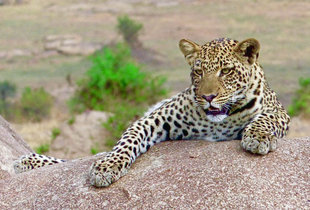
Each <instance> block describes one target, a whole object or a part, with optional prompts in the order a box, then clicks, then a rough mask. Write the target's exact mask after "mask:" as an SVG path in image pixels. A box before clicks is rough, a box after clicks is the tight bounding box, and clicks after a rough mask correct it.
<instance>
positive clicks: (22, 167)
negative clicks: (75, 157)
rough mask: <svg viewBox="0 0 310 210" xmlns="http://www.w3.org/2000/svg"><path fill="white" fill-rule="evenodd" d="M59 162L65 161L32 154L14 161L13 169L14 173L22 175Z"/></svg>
mask: <svg viewBox="0 0 310 210" xmlns="http://www.w3.org/2000/svg"><path fill="white" fill-rule="evenodd" d="M61 162H65V160H61V159H57V158H53V157H48V156H45V155H40V154H35V153H33V154H29V155H24V156H21V157H20V158H19V159H17V160H15V161H14V163H13V167H14V170H15V173H23V172H26V171H30V170H32V169H35V168H40V167H43V166H46V165H54V164H56V163H61Z"/></svg>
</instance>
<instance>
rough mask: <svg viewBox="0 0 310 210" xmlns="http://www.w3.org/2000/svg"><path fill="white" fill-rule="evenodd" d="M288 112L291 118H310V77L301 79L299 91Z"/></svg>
mask: <svg viewBox="0 0 310 210" xmlns="http://www.w3.org/2000/svg"><path fill="white" fill-rule="evenodd" d="M288 112H289V115H291V116H296V115H301V116H303V117H307V118H309V117H310V77H309V78H300V79H299V89H298V90H297V91H296V94H295V97H294V98H293V102H292V104H291V105H290V106H289V107H288Z"/></svg>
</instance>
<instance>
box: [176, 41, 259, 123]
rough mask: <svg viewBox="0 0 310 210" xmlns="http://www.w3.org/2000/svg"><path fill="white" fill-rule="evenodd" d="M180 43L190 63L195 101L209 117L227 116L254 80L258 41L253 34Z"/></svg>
mask: <svg viewBox="0 0 310 210" xmlns="http://www.w3.org/2000/svg"><path fill="white" fill-rule="evenodd" d="M179 46H180V50H181V51H182V53H183V54H184V56H185V58H186V60H187V62H188V63H189V65H190V67H191V80H192V85H193V86H194V91H195V100H196V103H197V104H198V105H199V106H201V107H202V108H203V109H204V111H205V113H206V115H207V118H208V119H209V120H211V121H214V122H220V121H222V120H224V119H225V118H226V117H227V116H229V114H230V113H231V111H232V109H236V108H238V106H241V104H243V103H244V100H245V98H246V97H245V95H246V92H247V91H248V89H249V86H250V85H251V83H253V81H252V80H253V79H252V80H251V78H252V75H253V73H254V70H255V69H256V67H255V68H254V66H255V65H256V66H257V65H258V64H257V63H256V61H257V58H258V55H259V48H260V45H259V42H258V41H257V40H256V39H252V38H251V39H246V40H244V41H242V42H238V41H236V40H231V39H225V38H222V39H216V40H213V41H211V42H208V43H206V44H205V45H198V44H196V43H194V42H192V41H190V40H186V39H182V40H181V41H180V43H179Z"/></svg>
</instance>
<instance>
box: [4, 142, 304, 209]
mask: <svg viewBox="0 0 310 210" xmlns="http://www.w3.org/2000/svg"><path fill="white" fill-rule="evenodd" d="M1 155H2V154H1ZM309 157H310V138H306V137H305V138H302V139H292V140H285V139H284V140H281V141H280V142H279V148H278V149H277V150H276V151H275V152H272V153H270V154H269V155H267V156H257V155H252V154H249V153H246V152H244V151H242V150H241V149H240V146H239V141H229V142H218V143H211V142H205V141H170V142H164V143H161V144H158V145H156V146H154V147H152V148H151V149H150V150H149V151H148V152H147V153H146V154H144V155H142V156H141V157H140V158H138V160H137V161H136V163H135V164H133V166H132V168H131V170H130V171H129V173H128V174H127V175H126V176H125V177H123V178H121V179H120V180H119V181H118V182H116V183H114V184H112V185H111V186H110V187H108V188H94V187H92V186H90V184H89V178H88V169H89V166H90V165H91V163H92V162H93V161H94V160H95V159H98V158H99V156H93V157H88V158H84V159H78V160H73V161H69V162H67V163H62V164H59V165H55V166H49V167H45V168H41V169H36V170H33V171H29V172H26V173H23V174H18V175H15V176H14V177H11V178H8V179H5V180H1V181H0V209H206V208H210V209H222V208H226V209H309V208H310V177H309V174H310V173H309V172H310V170H309V169H310V166H309V164H310V162H309Z"/></svg>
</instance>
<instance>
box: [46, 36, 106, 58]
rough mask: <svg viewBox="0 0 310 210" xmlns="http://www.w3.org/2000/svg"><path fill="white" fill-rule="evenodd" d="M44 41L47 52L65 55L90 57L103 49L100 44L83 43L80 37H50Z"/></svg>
mask: <svg viewBox="0 0 310 210" xmlns="http://www.w3.org/2000/svg"><path fill="white" fill-rule="evenodd" d="M43 41H44V49H45V50H46V51H57V52H58V53H60V54H64V55H90V54H92V53H94V52H96V51H97V50H100V49H101V48H102V47H103V45H102V44H100V43H85V42H82V37H80V36H78V35H49V36H46V37H45V38H44V39H43Z"/></svg>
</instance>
